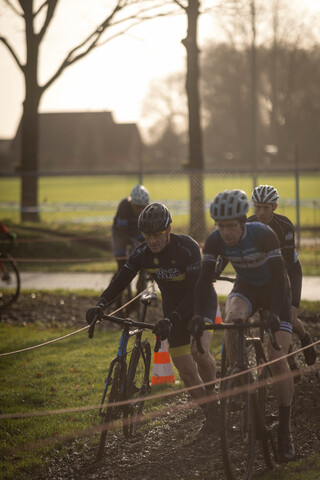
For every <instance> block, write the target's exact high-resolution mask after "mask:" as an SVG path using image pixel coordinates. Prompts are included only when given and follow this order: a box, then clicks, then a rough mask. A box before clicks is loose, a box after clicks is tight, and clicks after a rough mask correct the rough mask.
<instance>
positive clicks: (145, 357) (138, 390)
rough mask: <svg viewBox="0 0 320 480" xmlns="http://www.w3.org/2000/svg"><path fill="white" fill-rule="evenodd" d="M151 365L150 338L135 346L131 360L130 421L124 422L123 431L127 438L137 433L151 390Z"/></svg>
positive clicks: (129, 378)
mask: <svg viewBox="0 0 320 480" xmlns="http://www.w3.org/2000/svg"><path fill="white" fill-rule="evenodd" d="M150 365H151V346H150V343H149V341H148V340H144V341H143V342H142V343H141V345H140V346H139V347H134V349H133V351H132V355H131V358H130V362H129V368H128V377H127V394H128V399H131V403H130V404H129V407H128V415H129V421H128V422H124V426H123V433H124V435H125V437H127V438H128V437H131V436H132V435H133V434H134V433H135V431H136V428H137V426H138V425H139V421H140V420H141V414H142V411H143V408H144V398H145V397H146V396H147V395H148V394H149V393H150V390H151V389H150Z"/></svg>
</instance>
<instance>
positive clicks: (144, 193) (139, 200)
mask: <svg viewBox="0 0 320 480" xmlns="http://www.w3.org/2000/svg"><path fill="white" fill-rule="evenodd" d="M130 195H131V200H132V203H134V204H135V205H140V206H142V207H145V206H146V205H148V203H150V197H149V192H148V190H147V189H146V188H145V187H144V186H143V185H136V186H135V187H133V189H132V191H131V194H130Z"/></svg>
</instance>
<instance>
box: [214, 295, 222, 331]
mask: <svg viewBox="0 0 320 480" xmlns="http://www.w3.org/2000/svg"><path fill="white" fill-rule="evenodd" d="M218 323H222V317H221V310H220V305H219V300H218V304H217V312H216V321H215V324H216V325H217V324H218Z"/></svg>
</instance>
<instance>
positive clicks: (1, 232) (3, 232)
mask: <svg viewBox="0 0 320 480" xmlns="http://www.w3.org/2000/svg"><path fill="white" fill-rule="evenodd" d="M2 238H6V239H9V240H10V241H11V242H14V241H15V240H16V238H17V235H16V233H12V232H10V230H9V229H8V227H7V226H6V225H5V224H4V223H3V222H1V221H0V240H1V239H2Z"/></svg>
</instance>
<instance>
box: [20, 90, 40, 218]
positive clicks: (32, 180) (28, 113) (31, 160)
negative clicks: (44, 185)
mask: <svg viewBox="0 0 320 480" xmlns="http://www.w3.org/2000/svg"><path fill="white" fill-rule="evenodd" d="M38 105H39V101H36V99H35V97H32V96H30V95H27V96H26V100H25V102H24V105H23V115H22V124H21V202H20V205H21V207H20V208H21V221H30V222H39V221H40V214H39V208H38V141H39V131H38V129H39V127H38V124H39V121H38Z"/></svg>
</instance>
